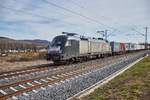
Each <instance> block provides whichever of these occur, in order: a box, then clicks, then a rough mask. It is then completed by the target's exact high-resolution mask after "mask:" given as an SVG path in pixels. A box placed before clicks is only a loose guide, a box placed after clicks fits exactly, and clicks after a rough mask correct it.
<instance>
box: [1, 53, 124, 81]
mask: <svg viewBox="0 0 150 100" xmlns="http://www.w3.org/2000/svg"><path fill="white" fill-rule="evenodd" d="M120 56H122V55H120ZM120 56H115V57H116V58H117V57H120ZM115 57H114V58H115ZM62 66H64V65H61V66H60V65H54V64H53V63H50V64H43V65H37V66H31V67H30V68H27V69H21V70H15V71H9V72H3V73H1V74H0V80H1V79H8V78H11V77H13V78H14V77H17V76H19V75H25V74H30V73H36V72H42V71H46V70H49V69H53V68H58V67H62ZM58 69H59V68H58Z"/></svg>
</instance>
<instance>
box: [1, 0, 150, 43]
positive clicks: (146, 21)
mask: <svg viewBox="0 0 150 100" xmlns="http://www.w3.org/2000/svg"><path fill="white" fill-rule="evenodd" d="M47 1H48V2H52V3H54V4H56V5H58V6H61V7H64V8H67V9H69V10H71V11H73V12H76V13H77V14H78V15H77V14H73V13H71V12H69V11H65V10H63V9H61V8H58V7H55V6H53V5H51V4H49V3H48V2H47ZM149 4H150V1H149V0H0V36H7V37H11V38H15V39H45V40H51V39H52V38H53V37H54V36H56V35H58V34H61V32H63V31H65V32H75V33H78V34H80V35H86V36H89V37H99V36H100V34H98V33H96V31H98V30H104V29H108V30H109V31H108V33H112V32H113V34H115V35H114V36H111V37H109V40H114V41H122V42H136V43H138V42H143V41H144V37H142V36H141V35H136V34H138V33H136V32H135V31H133V30H132V29H136V30H137V31H139V32H142V33H144V32H145V30H144V27H145V26H148V27H149V30H148V32H150V13H149V12H150V6H149ZM79 14H81V15H84V16H86V17H88V18H91V19H92V20H94V21H90V20H88V19H86V18H84V17H81V16H79ZM116 29H117V30H116ZM127 34H129V35H127ZM131 34H132V35H131ZM148 36H149V37H150V35H148ZM149 37H148V41H149V42H150V38H149Z"/></svg>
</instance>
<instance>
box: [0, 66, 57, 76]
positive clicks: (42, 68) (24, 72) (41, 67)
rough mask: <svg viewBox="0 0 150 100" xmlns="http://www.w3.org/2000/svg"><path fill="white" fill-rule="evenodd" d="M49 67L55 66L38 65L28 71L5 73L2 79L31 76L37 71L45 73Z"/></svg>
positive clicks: (2, 74)
mask: <svg viewBox="0 0 150 100" xmlns="http://www.w3.org/2000/svg"><path fill="white" fill-rule="evenodd" d="M49 67H51V68H52V67H54V64H52V63H50V64H42V65H36V66H31V67H30V68H27V69H21V70H15V71H8V72H3V73H1V74H0V79H3V78H9V77H12V76H18V75H22V74H29V73H33V72H37V71H44V70H47V69H48V68H49Z"/></svg>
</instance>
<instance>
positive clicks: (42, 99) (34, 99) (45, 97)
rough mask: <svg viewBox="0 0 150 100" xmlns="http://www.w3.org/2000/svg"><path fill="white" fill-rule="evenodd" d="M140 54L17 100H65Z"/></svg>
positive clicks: (140, 55)
mask: <svg viewBox="0 0 150 100" xmlns="http://www.w3.org/2000/svg"><path fill="white" fill-rule="evenodd" d="M142 56H144V54H139V55H134V56H130V57H127V58H124V60H123V59H122V60H120V61H118V62H116V63H114V64H111V65H107V66H105V67H103V68H100V69H97V70H93V71H91V72H89V73H86V74H83V75H80V76H76V77H74V78H71V79H70V80H69V81H68V80H66V81H64V82H61V83H59V84H54V85H52V86H47V87H45V90H43V89H38V90H37V91H38V93H34V92H30V93H28V94H29V95H28V96H24V95H19V96H17V98H18V99H19V100H66V99H67V98H69V97H71V96H73V95H75V94H77V93H78V92H80V91H82V90H84V89H86V88H88V87H90V86H92V85H93V84H95V83H97V82H99V81H101V80H102V79H104V78H106V77H108V76H109V75H111V74H113V73H114V72H116V71H118V70H120V69H122V68H123V67H125V66H126V65H128V64H130V63H132V62H134V61H135V60H137V59H139V58H140V57H142ZM10 100H11V98H10Z"/></svg>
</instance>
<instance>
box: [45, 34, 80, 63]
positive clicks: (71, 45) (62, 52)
mask: <svg viewBox="0 0 150 100" xmlns="http://www.w3.org/2000/svg"><path fill="white" fill-rule="evenodd" d="M78 49H79V41H78V40H76V39H75V38H72V36H67V35H59V36H56V37H55V38H54V39H53V41H52V43H51V45H49V48H48V54H47V60H52V61H54V62H58V61H65V60H68V59H70V58H72V57H75V56H76V55H77V54H78V53H79V52H78V51H79V50H78Z"/></svg>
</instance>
